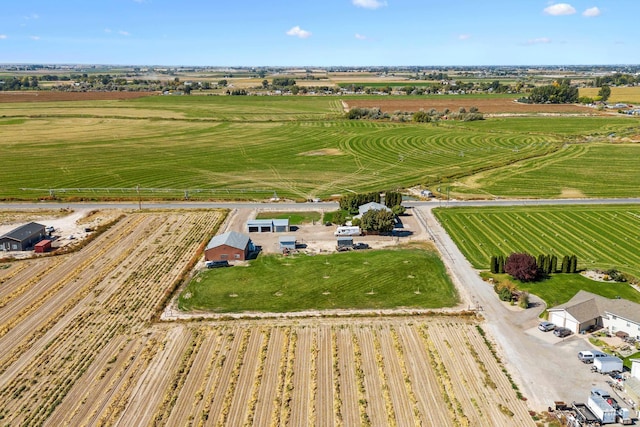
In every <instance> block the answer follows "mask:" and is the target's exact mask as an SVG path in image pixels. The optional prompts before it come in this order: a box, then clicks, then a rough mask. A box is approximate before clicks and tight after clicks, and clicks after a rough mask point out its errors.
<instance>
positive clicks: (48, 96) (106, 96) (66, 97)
mask: <svg viewBox="0 0 640 427" xmlns="http://www.w3.org/2000/svg"><path fill="white" fill-rule="evenodd" d="M153 95H156V93H155V92H52V91H20V92H0V103H9V102H56V101H102V100H118V99H135V98H142V97H143V96H153Z"/></svg>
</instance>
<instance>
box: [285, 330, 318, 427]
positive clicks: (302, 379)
mask: <svg viewBox="0 0 640 427" xmlns="http://www.w3.org/2000/svg"><path fill="white" fill-rule="evenodd" d="M297 333H298V340H297V343H296V350H295V355H294V367H293V396H292V399H291V403H290V405H291V416H290V422H289V424H290V425H297V426H301V425H309V417H310V415H311V411H312V410H313V408H312V407H311V377H310V369H311V363H312V361H311V344H312V341H313V335H314V331H313V330H311V329H310V328H306V327H305V328H300V329H298V330H297Z"/></svg>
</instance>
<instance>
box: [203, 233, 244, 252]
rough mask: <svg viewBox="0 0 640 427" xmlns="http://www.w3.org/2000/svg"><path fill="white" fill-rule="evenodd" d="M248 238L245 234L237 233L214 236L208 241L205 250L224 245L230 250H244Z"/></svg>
mask: <svg viewBox="0 0 640 427" xmlns="http://www.w3.org/2000/svg"><path fill="white" fill-rule="evenodd" d="M250 241H251V240H250V239H249V236H247V235H246V234H242V233H238V232H237V231H229V232H227V233H223V234H219V235H217V236H214V237H213V238H212V239H211V240H209V244H208V245H207V247H206V248H205V250H207V249H211V248H217V247H218V246H222V245H226V246H231V247H232V248H236V249H242V250H245V249H246V248H247V246H248V245H249V242H250Z"/></svg>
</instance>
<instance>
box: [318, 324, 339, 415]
mask: <svg viewBox="0 0 640 427" xmlns="http://www.w3.org/2000/svg"><path fill="white" fill-rule="evenodd" d="M316 339H317V343H318V344H317V345H318V358H317V393H316V394H317V397H316V404H315V406H316V423H315V425H316V426H319V427H333V426H334V425H335V424H334V418H335V411H334V407H333V398H334V386H333V350H332V348H331V328H330V327H329V326H328V325H324V326H319V327H318V332H317V338H316Z"/></svg>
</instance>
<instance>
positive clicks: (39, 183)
mask: <svg viewBox="0 0 640 427" xmlns="http://www.w3.org/2000/svg"><path fill="white" fill-rule="evenodd" d="M370 98H372V99H375V98H373V97H351V98H344V101H345V102H347V103H352V102H354V100H366V99H370ZM397 98H398V99H400V97H397ZM414 98H416V97H408V98H407V99H414ZM486 98H487V97H486V96H485V97H484V98H477V99H486ZM378 99H380V98H378ZM460 99H465V98H460ZM475 99H476V98H469V99H468V101H469V102H470V103H473V102H475ZM496 99H498V100H500V102H504V101H506V102H511V101H509V100H507V99H505V98H496ZM342 100H343V99H340V98H336V97H267V96H262V97H242V96H191V97H188V96H151V97H144V98H140V99H131V100H97V101H96V100H82V101H73V102H38V103H8V104H2V103H0V129H1V130H2V136H3V137H2V139H1V140H0V158H2V159H3V161H4V162H5V164H10V165H11V167H9V168H3V169H2V172H0V199H4V200H11V199H23V200H25V199H31V200H33V199H40V198H48V197H49V196H50V195H53V196H55V197H56V198H58V199H62V200H93V199H109V200H122V199H128V200H131V199H136V198H137V197H138V195H139V196H140V197H142V198H144V199H183V198H185V197H188V198H190V199H200V200H212V199H213V200H235V199H244V200H246V199H257V200H264V199H268V198H270V197H272V196H273V194H274V192H275V193H276V194H277V195H278V196H279V197H280V198H289V199H294V200H306V199H311V198H316V197H318V198H329V197H332V196H335V195H339V194H345V193H347V192H366V191H377V190H381V189H387V188H406V187H410V186H414V185H425V186H430V187H432V188H434V189H435V188H436V187H438V186H439V185H440V184H441V183H442V184H445V185H447V186H451V187H452V188H453V189H455V188H454V187H453V186H454V183H455V185H457V184H458V183H459V180H462V179H464V178H465V177H468V176H471V175H474V174H476V173H479V172H485V171H490V170H500V168H502V167H506V166H508V165H511V164H514V163H517V164H522V163H520V162H522V161H523V160H526V159H534V158H535V159H538V161H539V162H541V164H544V162H545V161H546V158H547V156H549V155H551V154H552V153H555V152H557V151H558V150H559V149H560V148H561V147H562V146H563V144H564V143H565V142H567V141H569V142H572V141H576V140H578V141H579V140H584V139H585V138H587V137H588V138H591V139H592V140H599V141H607V139H606V137H607V135H608V134H609V133H611V132H615V133H618V134H620V135H622V134H625V133H630V132H633V131H631V130H629V129H630V127H633V126H634V125H635V124H636V123H637V122H636V121H635V120H633V119H630V118H623V117H527V118H500V119H495V118H494V119H489V120H484V121H482V122H470V123H466V122H465V123H462V122H450V121H447V122H440V123H437V124H416V123H400V122H392V121H348V120H346V119H345V118H344V114H343V112H344V108H343V105H342V102H341V101H342ZM372 102H373V101H372ZM465 102H467V101H465ZM470 105H471V104H470ZM481 111H482V109H481ZM635 133H636V134H637V133H638V132H637V130H636V131H635ZM610 150H611V153H612V155H613V156H614V157H615V156H616V155H618V153H619V151H618V149H617V148H616V146H612V148H610ZM571 159H573V158H569V159H567V160H569V161H571ZM580 166H581V163H580V159H579V158H576V159H575V163H571V162H569V164H568V165H567V166H566V168H567V169H566V170H570V169H571V168H579V167H580ZM601 169H602V170H603V174H602V176H603V178H602V179H603V181H602V183H601V182H595V183H594V182H593V180H592V177H588V178H580V182H579V183H578V184H580V185H581V186H584V187H586V186H588V185H592V184H593V185H594V186H599V185H603V183H604V182H606V183H607V184H608V183H610V180H609V179H606V180H605V178H604V176H605V175H606V173H605V172H606V171H610V172H611V173H615V174H616V175H617V177H618V178H619V181H620V182H624V180H625V179H627V180H628V181H630V182H633V180H634V178H633V177H634V176H637V174H636V173H635V170H626V169H624V168H622V169H621V168H620V167H619V165H617V164H602V165H601ZM16 171H22V172H16ZM627 174H628V175H629V177H628V178H627V177H626V175H627ZM478 182H481V181H478ZM578 184H576V185H574V186H577V187H580V186H578ZM489 185H490V184H487V186H489ZM138 188H139V192H138V190H137V189H138ZM469 188H473V187H472V186H471V187H469ZM518 191H520V194H526V191H528V187H526V188H525V187H523V188H518V187H516V188H515V190H514V193H518ZM459 193H460V195H463V194H467V195H468V197H478V196H480V197H487V196H488V197H492V195H493V194H497V195H500V194H499V192H497V193H493V190H492V191H485V190H484V188H482V187H481V186H480V188H477V189H476V188H473V191H466V190H461V191H460V192H459ZM452 194H453V193H452ZM635 194H636V192H635V191H632V190H630V189H627V188H625V187H621V188H619V189H617V190H614V194H612V195H615V196H631V195H635Z"/></svg>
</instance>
